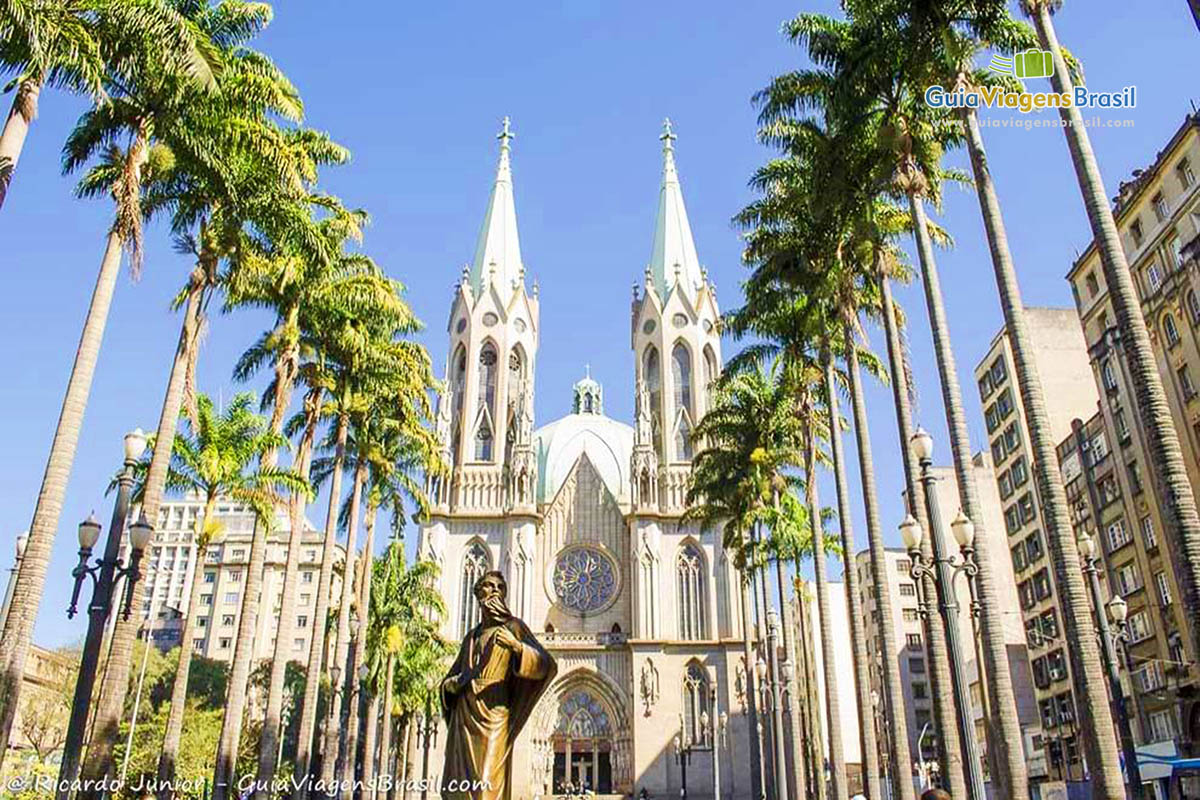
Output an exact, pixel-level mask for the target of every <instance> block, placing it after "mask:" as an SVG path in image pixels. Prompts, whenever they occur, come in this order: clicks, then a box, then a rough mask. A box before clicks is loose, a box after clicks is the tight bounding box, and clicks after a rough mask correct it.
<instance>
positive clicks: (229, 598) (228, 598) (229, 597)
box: [225, 592, 238, 603]
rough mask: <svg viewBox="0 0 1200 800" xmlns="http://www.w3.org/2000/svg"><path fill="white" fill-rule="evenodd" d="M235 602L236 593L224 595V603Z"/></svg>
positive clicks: (236, 599) (236, 598)
mask: <svg viewBox="0 0 1200 800" xmlns="http://www.w3.org/2000/svg"><path fill="white" fill-rule="evenodd" d="M237 601H238V593H237V592H226V593H225V602H226V603H236V602H237Z"/></svg>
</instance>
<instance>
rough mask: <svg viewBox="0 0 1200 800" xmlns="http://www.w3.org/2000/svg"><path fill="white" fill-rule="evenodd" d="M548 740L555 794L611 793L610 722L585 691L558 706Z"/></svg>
mask: <svg viewBox="0 0 1200 800" xmlns="http://www.w3.org/2000/svg"><path fill="white" fill-rule="evenodd" d="M550 738H551V743H552V746H553V748H554V772H553V786H554V793H555V794H567V793H572V792H589V793H595V794H611V793H612V791H613V730H612V721H611V720H610V719H609V716H608V713H607V712H606V711H605V710H604V706H603V705H601V703H600V701H599V700H597V699H596V698H594V697H593V696H592V695H591V694H590V693H589V692H588V691H587V690H586V689H576V690H575V691H573V692H570V693H568V694H567V695H566V696H565V697H564V698H563V700H562V702H561V703H560V704H559V707H558V721H557V723H556V724H555V727H554V734H553V735H552V736H551V737H550Z"/></svg>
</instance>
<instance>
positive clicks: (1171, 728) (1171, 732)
mask: <svg viewBox="0 0 1200 800" xmlns="http://www.w3.org/2000/svg"><path fill="white" fill-rule="evenodd" d="M1178 734H1179V726H1178V724H1177V723H1176V722H1175V709H1173V708H1168V709H1165V710H1163V711H1156V712H1154V713H1153V714H1151V715H1150V738H1151V739H1152V740H1153V741H1156V742H1161V741H1164V740H1167V739H1174V738H1175V737H1176V736H1177V735H1178Z"/></svg>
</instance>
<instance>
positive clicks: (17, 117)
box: [0, 79, 42, 208]
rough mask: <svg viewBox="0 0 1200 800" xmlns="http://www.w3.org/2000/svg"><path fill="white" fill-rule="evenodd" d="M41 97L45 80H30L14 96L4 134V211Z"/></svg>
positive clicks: (0, 167) (0, 197)
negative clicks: (9, 189)
mask: <svg viewBox="0 0 1200 800" xmlns="http://www.w3.org/2000/svg"><path fill="white" fill-rule="evenodd" d="M41 93H42V82H41V80H29V79H26V80H23V81H21V83H20V84H18V86H17V91H16V92H14V93H13V103H12V108H11V109H9V112H8V119H6V120H5V121H4V130H3V131H2V132H0V208H4V199H5V198H6V197H7V196H8V187H9V184H11V183H12V179H13V173H14V172H16V170H17V162H18V161H19V160H20V158H21V150H22V149H24V147H25V137H26V136H27V135H28V134H29V126H30V125H32V124H33V120H34V118H36V117H37V109H38V95H40V94H41Z"/></svg>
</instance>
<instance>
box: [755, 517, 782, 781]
mask: <svg viewBox="0 0 1200 800" xmlns="http://www.w3.org/2000/svg"><path fill="white" fill-rule="evenodd" d="M751 530H752V531H754V533H753V537H754V539H753V541H754V547H753V553H754V558H755V563H756V561H757V558H758V557H759V555H760V548H759V545H760V544H762V543H763V540H762V527H761V523H759V522H755V523H754V527H753V528H751ZM761 553H762V554H765V553H766V549H765V548H762V550H761ZM752 576H753V578H752V580H753V591H754V612H755V613H754V620H755V638H757V640H758V648H759V657H760V658H761V659H762V660H763V662H764V663H770V652H769V649H768V648H769V647H770V641H771V640H770V638H769V636H768V634H767V609H768V608H770V607H771V603H770V601H768V599H767V567H766V564H764V565H763V566H762V567H761V568H760V567H754V568H753V572H752ZM761 691H762V697H763V703H764V706H763V710H762V717H763V719H762V745H761V748H760V752H761V753H762V770H763V774H762V787H763V791H764V792H765V793H766V795H767V797H769V798H772V800H782V798H780V797H779V794H778V791H777V790H776V784H777V783H778V782H777V781H776V772H775V769H774V764H775V755H776V754H777V753H778V750H776V749H775V724H774V722H775V720H774V712H773V711H772V710H771V706H770V704H769V703H767V701H766V698H767V696H768V695H769V694H770V683H769V682H768V683H767V685H766V686H763V687H762V688H761Z"/></svg>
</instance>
